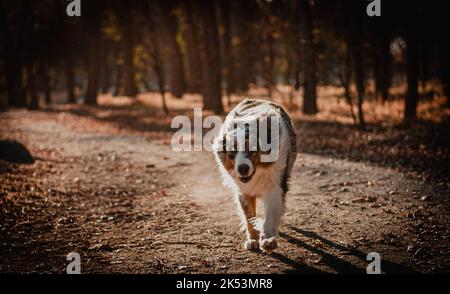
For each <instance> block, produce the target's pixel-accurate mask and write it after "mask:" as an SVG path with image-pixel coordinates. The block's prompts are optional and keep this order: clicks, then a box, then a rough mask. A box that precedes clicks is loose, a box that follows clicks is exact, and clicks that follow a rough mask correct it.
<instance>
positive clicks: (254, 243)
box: [244, 239, 259, 250]
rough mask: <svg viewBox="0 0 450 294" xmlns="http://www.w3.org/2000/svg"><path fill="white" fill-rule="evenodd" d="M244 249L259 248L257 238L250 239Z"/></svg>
mask: <svg viewBox="0 0 450 294" xmlns="http://www.w3.org/2000/svg"><path fill="white" fill-rule="evenodd" d="M244 249H246V250H258V249H259V242H258V241H257V240H255V239H248V240H247V241H245V243H244Z"/></svg>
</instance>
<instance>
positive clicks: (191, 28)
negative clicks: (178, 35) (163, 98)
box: [182, 0, 202, 93]
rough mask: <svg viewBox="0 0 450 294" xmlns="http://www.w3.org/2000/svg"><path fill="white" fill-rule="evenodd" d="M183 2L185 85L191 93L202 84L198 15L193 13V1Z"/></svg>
mask: <svg viewBox="0 0 450 294" xmlns="http://www.w3.org/2000/svg"><path fill="white" fill-rule="evenodd" d="M182 3H183V12H184V15H185V17H186V23H185V26H186V28H185V29H184V30H183V36H184V39H185V40H186V73H187V75H186V76H187V87H188V91H189V92H191V93H200V92H201V84H202V70H201V63H200V62H201V58H200V46H201V44H200V38H199V35H198V31H199V27H198V26H197V25H196V20H197V17H198V15H197V14H196V13H195V9H194V5H195V3H196V2H195V1H193V0H185V1H182Z"/></svg>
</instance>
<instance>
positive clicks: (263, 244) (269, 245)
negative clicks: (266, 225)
mask: <svg viewBox="0 0 450 294" xmlns="http://www.w3.org/2000/svg"><path fill="white" fill-rule="evenodd" d="M277 247H278V245H277V241H276V240H275V237H271V238H268V239H261V241H260V248H261V250H262V251H264V252H267V253H270V252H272V251H273V250H275V249H276V248H277Z"/></svg>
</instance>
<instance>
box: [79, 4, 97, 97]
mask: <svg viewBox="0 0 450 294" xmlns="http://www.w3.org/2000/svg"><path fill="white" fill-rule="evenodd" d="M82 7H84V9H85V11H84V15H85V17H84V18H83V21H84V32H85V34H86V36H87V38H86V41H87V43H88V44H89V50H88V52H87V72H88V86H87V90H86V96H85V100H84V103H85V104H88V105H96V104H97V95H98V90H99V86H100V83H99V82H100V60H101V56H100V52H101V51H100V37H101V34H100V17H101V11H102V7H101V2H97V1H89V2H87V3H85V5H83V6H82Z"/></svg>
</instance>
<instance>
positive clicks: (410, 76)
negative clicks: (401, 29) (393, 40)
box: [404, 24, 419, 123]
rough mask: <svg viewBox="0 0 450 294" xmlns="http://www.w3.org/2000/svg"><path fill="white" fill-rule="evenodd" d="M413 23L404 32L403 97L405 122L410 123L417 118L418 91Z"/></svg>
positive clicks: (417, 63)
mask: <svg viewBox="0 0 450 294" xmlns="http://www.w3.org/2000/svg"><path fill="white" fill-rule="evenodd" d="M414 27H415V25H412V24H411V25H410V26H409V28H408V31H407V33H406V46H407V47H406V79H407V87H408V89H407V93H406V98H405V117H404V121H405V123H411V122H413V121H415V120H416V118H417V113H416V111H417V102H418V99H419V93H418V89H417V88H418V71H419V60H418V57H419V56H418V42H417V36H416V30H415V29H414Z"/></svg>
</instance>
